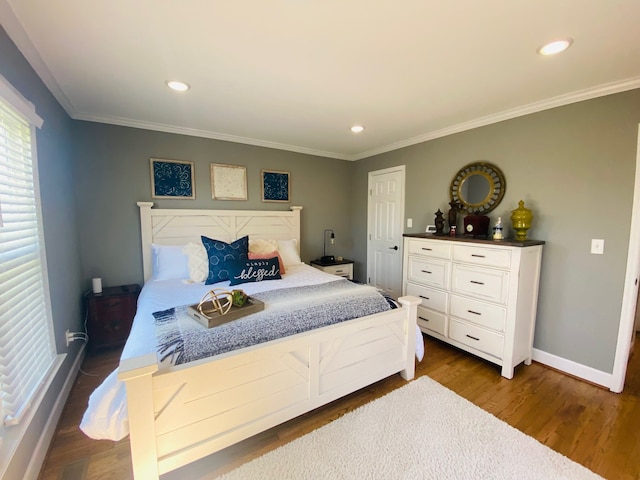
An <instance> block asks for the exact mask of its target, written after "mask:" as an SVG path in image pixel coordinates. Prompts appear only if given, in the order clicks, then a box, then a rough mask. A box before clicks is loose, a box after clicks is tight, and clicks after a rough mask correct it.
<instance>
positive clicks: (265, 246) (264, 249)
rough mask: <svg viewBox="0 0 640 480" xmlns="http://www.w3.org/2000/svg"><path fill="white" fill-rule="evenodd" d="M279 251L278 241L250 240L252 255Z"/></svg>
mask: <svg viewBox="0 0 640 480" xmlns="http://www.w3.org/2000/svg"><path fill="white" fill-rule="evenodd" d="M277 250H278V241H277V240H265V239H264V238H256V239H251V238H250V239H249V252H251V253H271V252H273V251H277Z"/></svg>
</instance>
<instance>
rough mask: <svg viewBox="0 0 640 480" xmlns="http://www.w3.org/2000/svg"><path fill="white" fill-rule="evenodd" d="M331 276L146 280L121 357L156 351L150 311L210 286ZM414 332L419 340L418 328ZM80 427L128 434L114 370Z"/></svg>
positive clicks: (296, 269)
mask: <svg viewBox="0 0 640 480" xmlns="http://www.w3.org/2000/svg"><path fill="white" fill-rule="evenodd" d="M335 279H336V277H335V276H334V275H330V274H327V273H325V272H322V271H321V270H318V269H315V268H313V267H310V266H308V265H297V266H290V267H287V273H286V274H285V275H283V276H282V279H281V280H270V281H262V282H256V283H245V284H242V285H238V286H236V287H229V282H220V283H217V284H214V285H204V283H187V281H185V280H160V281H153V280H152V281H149V282H147V283H146V284H145V285H144V287H143V288H142V291H141V293H140V297H139V298H138V310H137V313H136V316H135V318H134V322H133V326H132V328H131V333H130V335H129V339H128V340H127V343H126V345H125V347H124V350H123V352H122V356H121V360H123V359H128V358H133V357H138V356H140V355H144V354H147V353H155V352H156V345H155V329H154V322H153V316H152V313H153V312H156V311H159V310H164V309H167V308H171V307H175V306H178V305H186V304H190V303H197V302H198V301H199V300H200V299H201V298H202V296H203V295H204V294H205V293H206V292H208V291H209V290H211V289H213V288H222V289H226V290H231V289H232V288H242V289H243V290H244V291H245V292H246V293H247V294H249V295H252V294H255V293H258V292H264V291H268V290H273V289H276V288H289V287H296V286H302V285H317V284H320V283H326V282H330V281H333V280H335ZM417 335H418V336H417V338H418V339H420V338H421V335H420V330H419V329H418V330H417ZM423 349H424V344H423V342H420V341H418V342H416V356H417V357H418V359H419V360H421V359H422V356H423V354H424V351H423ZM80 429H81V430H82V431H83V432H84V433H85V434H86V435H87V436H89V437H90V438H93V439H108V440H120V439H122V438H124V437H126V436H127V435H128V434H129V424H128V418H127V405H126V391H125V386H124V383H123V382H120V381H119V380H118V378H117V370H115V371H113V372H112V373H111V374H110V375H109V376H108V377H107V378H106V379H105V381H104V382H103V383H102V384H101V385H100V386H99V387H98V388H97V389H96V390H95V391H94V392H93V393H92V394H91V397H90V398H89V405H88V408H87V410H86V411H85V413H84V416H83V418H82V422H81V424H80Z"/></svg>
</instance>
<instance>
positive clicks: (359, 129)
mask: <svg viewBox="0 0 640 480" xmlns="http://www.w3.org/2000/svg"><path fill="white" fill-rule="evenodd" d="M351 131H352V132H353V133H361V132H363V131H364V127H363V126H362V125H354V126H353V127H351Z"/></svg>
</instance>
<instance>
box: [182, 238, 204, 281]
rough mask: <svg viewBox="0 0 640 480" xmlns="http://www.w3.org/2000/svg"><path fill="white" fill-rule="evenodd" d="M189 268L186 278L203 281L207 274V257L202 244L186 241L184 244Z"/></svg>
mask: <svg viewBox="0 0 640 480" xmlns="http://www.w3.org/2000/svg"><path fill="white" fill-rule="evenodd" d="M184 253H185V254H186V256H187V265H188V270H189V275H188V278H189V279H191V281H192V282H197V283H199V282H204V281H205V280H206V279H207V276H208V275H209V258H208V257H207V251H206V250H205V248H204V245H202V244H201V243H200V244H198V243H188V244H187V245H185V246H184Z"/></svg>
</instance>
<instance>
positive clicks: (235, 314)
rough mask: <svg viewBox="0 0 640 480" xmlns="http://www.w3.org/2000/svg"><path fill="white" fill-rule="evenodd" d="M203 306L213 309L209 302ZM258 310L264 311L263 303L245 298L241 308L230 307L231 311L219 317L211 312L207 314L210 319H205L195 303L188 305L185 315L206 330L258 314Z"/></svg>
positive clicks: (206, 308)
mask: <svg viewBox="0 0 640 480" xmlns="http://www.w3.org/2000/svg"><path fill="white" fill-rule="evenodd" d="M203 306H204V309H205V310H210V309H212V308H213V305H212V303H211V302H205V303H204V305H203ZM260 310H264V302H261V301H260V300H256V299H255V298H252V297H249V298H247V302H246V303H245V304H244V305H243V306H241V307H236V306H235V305H232V306H231V309H230V310H229V311H228V312H227V313H226V314H224V315H220V314H219V313H218V312H213V313H211V314H209V317H210V318H207V317H205V316H204V315H203V314H201V313H200V312H199V311H198V304H197V303H195V304H193V305H189V306H188V307H187V313H188V314H189V315H190V316H191V317H192V318H194V319H195V320H197V321H198V323H200V324H202V325H204V326H205V327H207V328H211V327H217V326H218V325H222V324H223V323H227V322H231V321H233V320H238V319H239V318H242V317H246V316H247V315H250V314H252V313H256V312H259V311H260Z"/></svg>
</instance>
